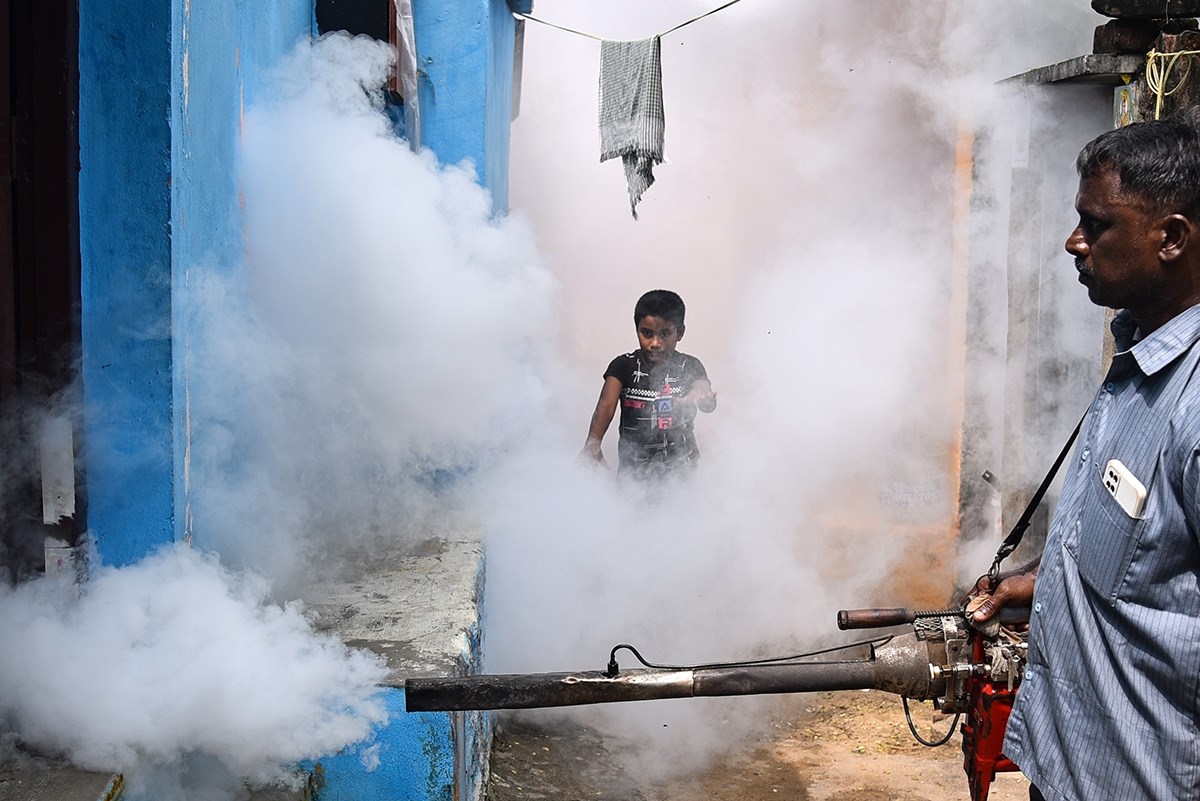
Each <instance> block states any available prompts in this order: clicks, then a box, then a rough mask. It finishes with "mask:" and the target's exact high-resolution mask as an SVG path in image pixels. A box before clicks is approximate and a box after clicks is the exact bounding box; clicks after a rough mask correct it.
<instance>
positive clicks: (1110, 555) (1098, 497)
mask: <svg viewBox="0 0 1200 801" xmlns="http://www.w3.org/2000/svg"><path fill="white" fill-rule="evenodd" d="M1087 481H1088V485H1087V491H1086V494H1085V495H1084V505H1083V511H1082V517H1081V527H1080V531H1079V536H1078V537H1077V538H1076V539H1075V541H1074V543H1073V546H1074V547H1072V545H1071V544H1068V546H1067V548H1068V550H1070V551H1071V552H1072V554H1073V555H1074V557H1075V561H1076V564H1077V565H1078V566H1079V574H1080V576H1081V577H1082V578H1083V580H1084V583H1085V584H1087V585H1088V586H1089V587H1090V588H1091V589H1092V590H1094V591H1095V592H1096V593H1097V594H1098V595H1101V596H1103V597H1104V598H1107V599H1108V600H1110V601H1115V600H1116V598H1117V593H1118V591H1119V590H1120V589H1121V585H1122V584H1123V583H1124V580H1125V576H1126V575H1127V574H1128V573H1129V567H1130V565H1131V564H1132V562H1133V558H1134V554H1135V553H1136V552H1137V548H1138V542H1139V541H1140V540H1141V537H1142V533H1143V532H1144V531H1145V529H1146V520H1147V518H1148V517H1149V514H1150V513H1151V512H1152V511H1153V510H1152V509H1151V508H1150V499H1149V498H1147V503H1146V506H1145V508H1143V510H1142V516H1141V518H1135V517H1130V516H1129V514H1128V513H1127V512H1126V511H1125V510H1124V509H1122V508H1121V506H1120V504H1118V503H1117V499H1116V498H1114V497H1113V496H1112V495H1110V494H1109V493H1108V491H1107V490H1106V489H1105V488H1104V482H1103V479H1102V478H1101V476H1100V473H1099V472H1095V473H1092V474H1091V475H1090V476H1089V477H1088V480H1087Z"/></svg>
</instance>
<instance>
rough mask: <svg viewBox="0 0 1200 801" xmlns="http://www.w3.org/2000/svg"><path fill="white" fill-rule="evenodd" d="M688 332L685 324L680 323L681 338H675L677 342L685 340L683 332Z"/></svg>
mask: <svg viewBox="0 0 1200 801" xmlns="http://www.w3.org/2000/svg"><path fill="white" fill-rule="evenodd" d="M686 330H687V326H685V325H684V324H683V323H680V324H679V336H677V337H675V341H676V342H678V341H679V340H681V339H683V332H684V331H686Z"/></svg>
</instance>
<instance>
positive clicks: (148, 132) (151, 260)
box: [79, 0, 175, 564]
mask: <svg viewBox="0 0 1200 801" xmlns="http://www.w3.org/2000/svg"><path fill="white" fill-rule="evenodd" d="M79 82H80V93H79V150H80V163H81V167H80V174H79V224H80V253H81V258H82V263H81V281H80V283H81V294H82V310H81V311H82V314H81V322H82V329H83V331H82V336H83V366H82V373H83V381H84V401H85V404H86V407H85V412H84V446H85V450H84V460H85V462H84V463H85V469H86V473H87V493H88V520H89V526H88V528H89V532H90V534H91V536H92V539H93V541H94V542H95V543H96V544H97V546H98V547H99V550H100V554H101V556H102V558H103V559H104V560H105V561H108V562H112V563H116V564H123V563H127V562H130V561H134V560H136V559H137V558H138V557H139V556H141V555H142V554H144V553H145V552H146V551H147V550H148V549H150V548H151V547H153V546H154V545H155V544H157V543H161V542H165V541H169V540H170V539H172V538H173V537H174V517H175V516H174V511H173V510H174V502H175V501H174V498H175V487H174V475H175V470H174V447H173V443H174V408H175V407H174V400H173V389H172V370H173V362H172V352H171V318H170V314H171V242H170V224H171V130H170V122H171V9H170V7H169V6H168V5H167V4H166V3H161V4H153V3H143V2H139V0H81V2H80V4H79Z"/></svg>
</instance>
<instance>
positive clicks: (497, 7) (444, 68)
mask: <svg viewBox="0 0 1200 801" xmlns="http://www.w3.org/2000/svg"><path fill="white" fill-rule="evenodd" d="M413 26H414V29H415V31H414V33H415V37H416V44H417V68H418V70H420V76H419V81H418V93H419V100H420V104H421V144H422V145H423V146H425V147H428V148H430V149H431V150H432V151H433V152H434V153H435V154H437V157H438V160H439V161H441V162H442V163H444V164H457V163H458V162H460V161H462V160H464V159H469V160H470V161H471V162H472V163H473V164H474V166H475V172H476V175H477V176H478V179H479V182H480V184H482V185H483V186H484V187H485V188H486V189H488V190H489V191H490V192H491V193H492V204H493V208H494V210H495V211H496V212H497V213H503V212H506V211H507V210H508V150H509V123H510V122H511V115H512V81H513V79H512V76H513V37H514V35H515V21H514V19H513V16H512V13H511V12H510V11H509V9H508V5H507V3H506V2H505V0H458V2H454V3H446V2H444V0H413Z"/></svg>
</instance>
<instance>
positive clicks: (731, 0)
mask: <svg viewBox="0 0 1200 801" xmlns="http://www.w3.org/2000/svg"><path fill="white" fill-rule="evenodd" d="M740 2H742V0H729V2H727V3H723V4H722V5H719V6H717V7H716V8H714V9H711V10H709V11H705V12H704V13H703V14H701V15H699V16H696V17H692V18H691V19H689V20H688V21H686V22H681V23H679V24H678V25H676V26H675V27H674V28H668V29H667V30H665V31H663V32H662V33H660V34H657V35H656V36H654V37H653V38H656V39H658V38H661V37H663V36H666V35H667V34H668V33H674V32H675V31H677V30H679V29H680V28H685V27H687V26H688V25H691V24H692V23H693V22H699V21H700V20H702V19H704V18H705V17H707V16H709V15H710V14H716V13H717V12H718V11H724V10H725V9H727V8H729V7H730V6H732V5H736V4H737V3H740ZM513 16H514V17H517V18H519V19H525V20H529V21H530V22H540V23H541V24H543V25H545V26H547V27H550V28H558V29H559V30H560V31H566V32H567V33H573V34H575V35H576V36H584V37H586V38H588V39H595V40H596V41H597V42H603V41H604V38H603V37H601V36H596V35H595V34H594V33H587V32H586V31H579V30H576V29H574V28H568V27H566V26H564V25H556V24H554V23H553V22H547V21H546V20H544V19H538V18H537V17H531V16H529V15H528V14H515V13H514V14H513Z"/></svg>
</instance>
